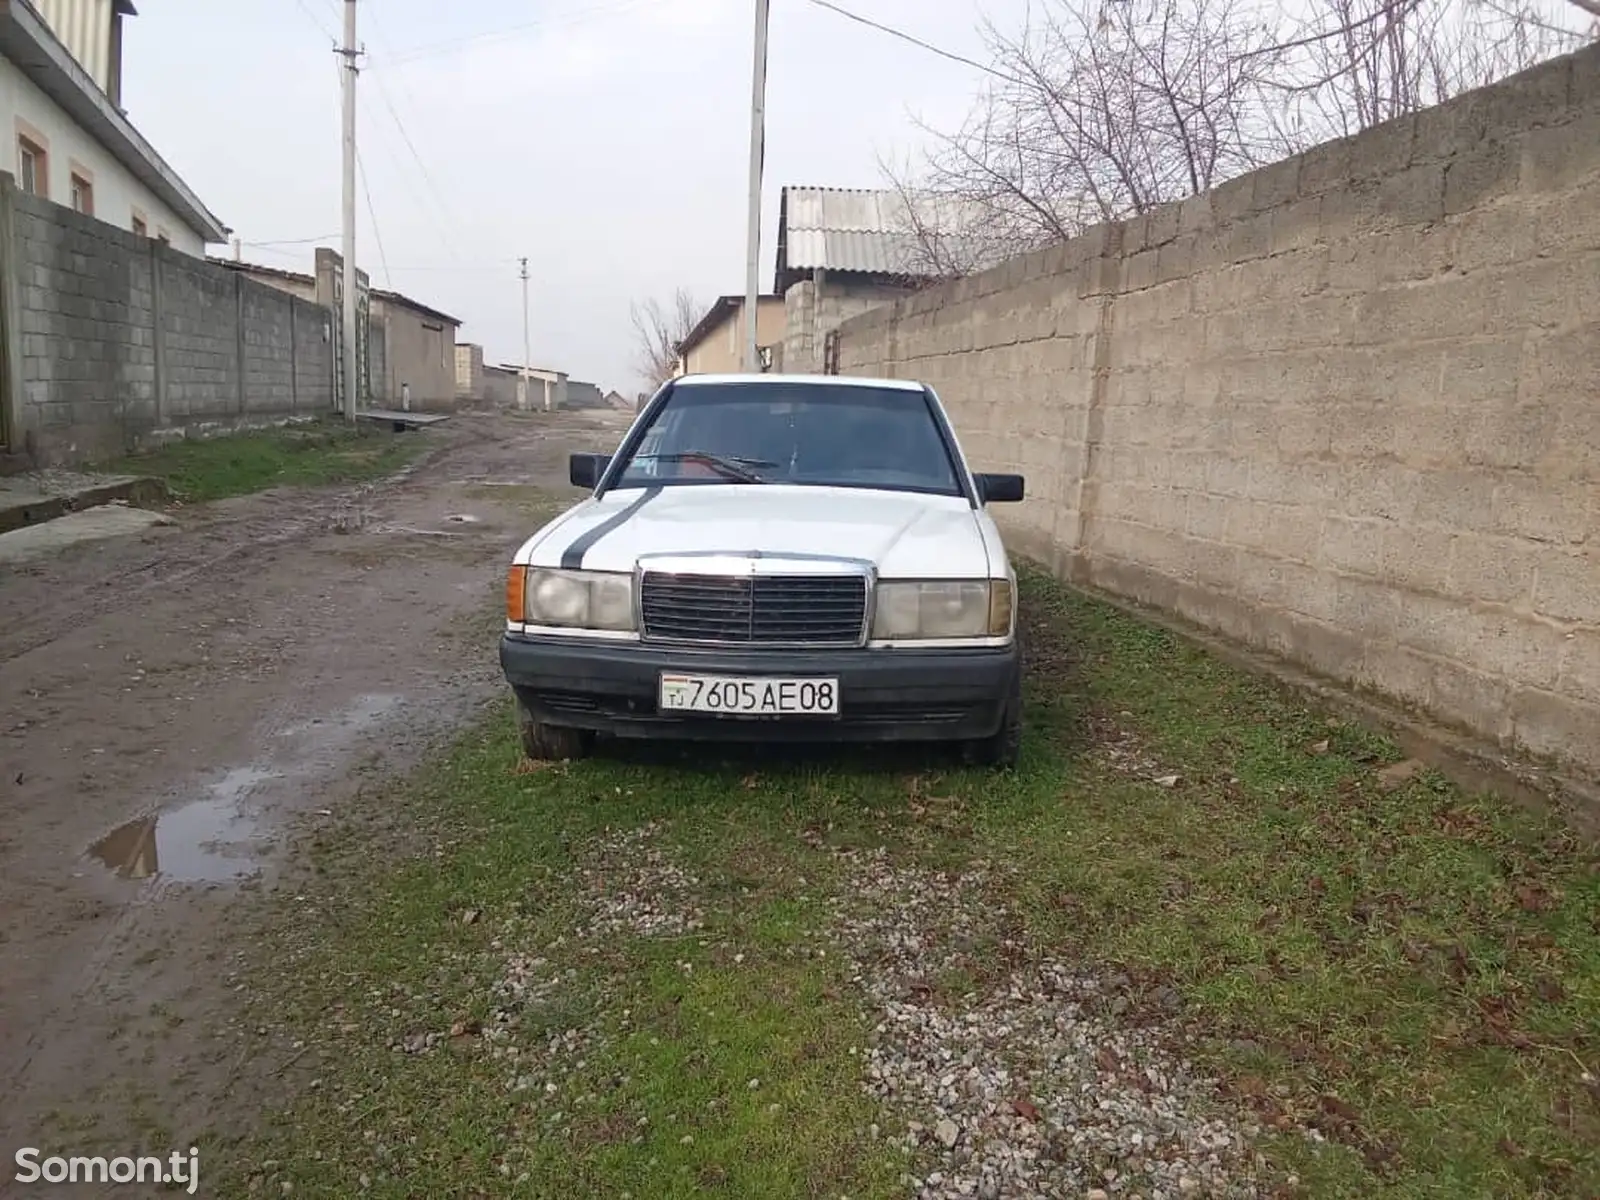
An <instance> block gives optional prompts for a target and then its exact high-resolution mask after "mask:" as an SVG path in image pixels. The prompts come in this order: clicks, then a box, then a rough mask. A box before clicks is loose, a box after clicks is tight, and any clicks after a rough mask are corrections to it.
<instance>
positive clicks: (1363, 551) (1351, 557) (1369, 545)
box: [1315, 515, 1389, 578]
mask: <svg viewBox="0 0 1600 1200" xmlns="http://www.w3.org/2000/svg"><path fill="white" fill-rule="evenodd" d="M1388 526H1389V522H1386V521H1382V520H1379V519H1377V518H1374V517H1340V516H1333V515H1329V516H1326V517H1324V518H1323V521H1322V537H1321V541H1320V544H1319V546H1318V548H1317V555H1316V560H1315V561H1316V562H1317V564H1318V565H1320V566H1322V567H1324V568H1326V569H1327V570H1328V571H1330V572H1333V573H1336V574H1339V575H1362V576H1367V577H1370V578H1377V577H1378V576H1380V575H1381V574H1382V573H1383V536H1384V530H1385V529H1386V528H1387V527H1388Z"/></svg>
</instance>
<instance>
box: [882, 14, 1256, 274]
mask: <svg viewBox="0 0 1600 1200" xmlns="http://www.w3.org/2000/svg"><path fill="white" fill-rule="evenodd" d="M1274 34H1275V30H1274V29H1273V28H1272V27H1270V26H1268V25H1265V24H1263V23H1262V21H1261V20H1260V19H1259V17H1258V15H1257V14H1256V13H1255V12H1254V11H1252V10H1251V9H1248V8H1247V7H1246V6H1245V4H1244V3H1243V0H1154V3H1153V4H1149V3H1143V2H1141V3H1137V4H1135V3H1129V2H1128V0H1110V2H1107V3H1099V2H1098V0H1050V2H1049V3H1047V4H1046V5H1044V6H1043V7H1042V8H1041V9H1040V10H1039V11H1038V12H1037V13H1036V14H1035V15H1034V19H1032V20H1030V21H1029V23H1028V24H1026V25H1025V26H1024V27H1023V29H1022V30H1021V31H1020V32H1019V33H1016V34H1008V33H1005V32H1003V31H1002V30H1000V29H999V28H998V27H997V26H996V25H994V24H993V23H992V22H991V23H987V24H985V25H984V26H983V36H984V40H985V43H986V45H987V48H988V50H989V54H990V61H991V64H992V65H991V67H990V79H989V80H988V81H987V83H986V86H985V88H984V90H983V92H982V93H981V94H980V95H979V97H978V99H977V101H976V103H975V104H974V106H973V109H972V110H971V112H970V113H969V114H968V117H967V119H966V121H965V122H964V123H963V124H962V125H961V126H960V127H959V128H957V129H956V130H954V131H953V132H943V131H939V130H936V129H932V128H929V127H928V126H926V125H924V126H923V129H924V130H925V131H926V132H927V133H928V134H930V136H931V140H932V144H933V149H932V151H931V152H930V153H929V155H928V156H927V160H926V162H925V163H924V164H923V169H922V179H921V180H920V182H919V185H918V188H917V190H920V191H922V192H924V193H931V194H933V195H937V196H944V197H947V198H949V199H950V200H953V201H959V202H960V203H959V207H960V208H961V209H962V210H964V211H965V212H967V213H969V214H973V217H972V219H971V222H970V225H971V228H970V229H969V231H968V232H969V233H970V234H971V235H972V236H973V238H974V239H975V240H976V242H977V243H978V253H977V255H976V257H978V258H980V259H989V260H993V259H997V258H1004V257H1007V256H1009V255H1011V254H1015V253H1020V252H1022V251H1025V250H1029V249H1032V248H1034V247H1037V246H1040V245H1047V244H1050V243H1052V242H1057V241H1061V240H1063V239H1064V238H1068V237H1071V236H1073V235H1074V234H1076V233H1077V232H1078V231H1080V230H1081V229H1083V228H1084V227H1085V226H1086V225H1089V224H1093V223H1095V222H1098V221H1107V220H1115V219H1118V218H1120V217H1125V216H1128V215H1130V214H1133V213H1139V212H1144V211H1147V210H1148V209H1150V208H1152V207H1154V206H1155V205H1158V204H1162V203H1164V202H1166V201H1169V200H1176V199H1181V198H1183V197H1185V196H1190V195H1193V194H1195V193H1196V192H1200V191H1204V190H1205V189H1207V188H1209V187H1211V186H1213V185H1214V184H1216V183H1219V182H1221V181H1222V180H1223V179H1226V178H1228V177H1229V176H1230V175H1233V174H1237V173H1238V172H1240V171H1243V170H1247V169H1249V168H1250V167H1252V166H1255V165H1257V164H1258V163H1261V162H1264V161H1267V160H1268V159H1269V158H1270V157H1272V156H1273V153H1274V150H1275V145H1274V138H1273V129H1272V126H1271V123H1270V122H1269V121H1267V120H1266V119H1265V115H1264V114H1265V109H1266V106H1267V103H1266V96H1267V81H1268V78H1269V77H1270V74H1271V71H1272V68H1273V65H1274V61H1275V58H1274V52H1273V50H1272V45H1273V38H1274ZM891 178H892V179H893V180H894V182H895V186H896V187H897V188H898V189H899V190H901V191H902V192H905V191H907V190H911V186H912V185H911V182H910V179H909V177H907V176H906V175H891ZM924 240H929V239H927V238H924Z"/></svg>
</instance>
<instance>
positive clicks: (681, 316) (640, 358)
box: [628, 288, 704, 388]
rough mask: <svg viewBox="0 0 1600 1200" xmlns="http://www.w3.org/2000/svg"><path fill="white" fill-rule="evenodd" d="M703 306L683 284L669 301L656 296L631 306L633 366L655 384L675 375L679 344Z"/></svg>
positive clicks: (697, 320)
mask: <svg viewBox="0 0 1600 1200" xmlns="http://www.w3.org/2000/svg"><path fill="white" fill-rule="evenodd" d="M703 314H704V307H703V306H702V305H701V303H700V302H699V301H698V300H696V299H695V298H694V295H693V294H692V293H690V292H689V291H687V290H685V289H684V288H678V289H677V290H676V291H675V292H673V293H672V301H671V303H670V304H662V303H661V301H660V300H658V299H656V298H655V297H654V296H652V297H650V299H648V300H646V301H644V302H643V303H639V302H637V301H635V302H634V303H633V304H630V305H629V306H628V315H629V318H630V319H631V320H632V322H633V336H634V369H635V370H637V371H638V372H639V374H640V376H641V377H643V378H644V379H645V380H646V381H647V382H648V383H649V384H650V386H651V387H652V388H655V387H658V386H660V385H661V384H662V383H664V382H666V381H667V380H668V379H670V378H672V372H673V369H674V367H675V366H676V365H677V361H678V346H679V344H680V343H682V341H683V339H684V338H686V337H688V336H689V332H690V331H691V330H692V329H693V328H694V327H695V325H696V324H697V323H698V322H699V320H700V318H701V316H702V315H703Z"/></svg>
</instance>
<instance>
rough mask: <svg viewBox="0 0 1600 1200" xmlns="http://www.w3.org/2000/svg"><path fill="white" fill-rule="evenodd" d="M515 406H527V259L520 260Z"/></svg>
mask: <svg viewBox="0 0 1600 1200" xmlns="http://www.w3.org/2000/svg"><path fill="white" fill-rule="evenodd" d="M517 408H518V409H520V410H522V411H524V412H526V411H527V408H528V260H527V259H525V258H524V259H523V260H522V375H521V377H520V378H518V380H517Z"/></svg>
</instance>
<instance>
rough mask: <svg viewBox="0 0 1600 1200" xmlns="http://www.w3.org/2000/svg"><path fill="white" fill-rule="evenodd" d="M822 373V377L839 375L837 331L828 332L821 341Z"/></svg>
mask: <svg viewBox="0 0 1600 1200" xmlns="http://www.w3.org/2000/svg"><path fill="white" fill-rule="evenodd" d="M822 373H823V374H824V375H837V374H838V373H839V331H838V330H837V329H830V330H828V333H827V336H826V337H824V338H823V339H822Z"/></svg>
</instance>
